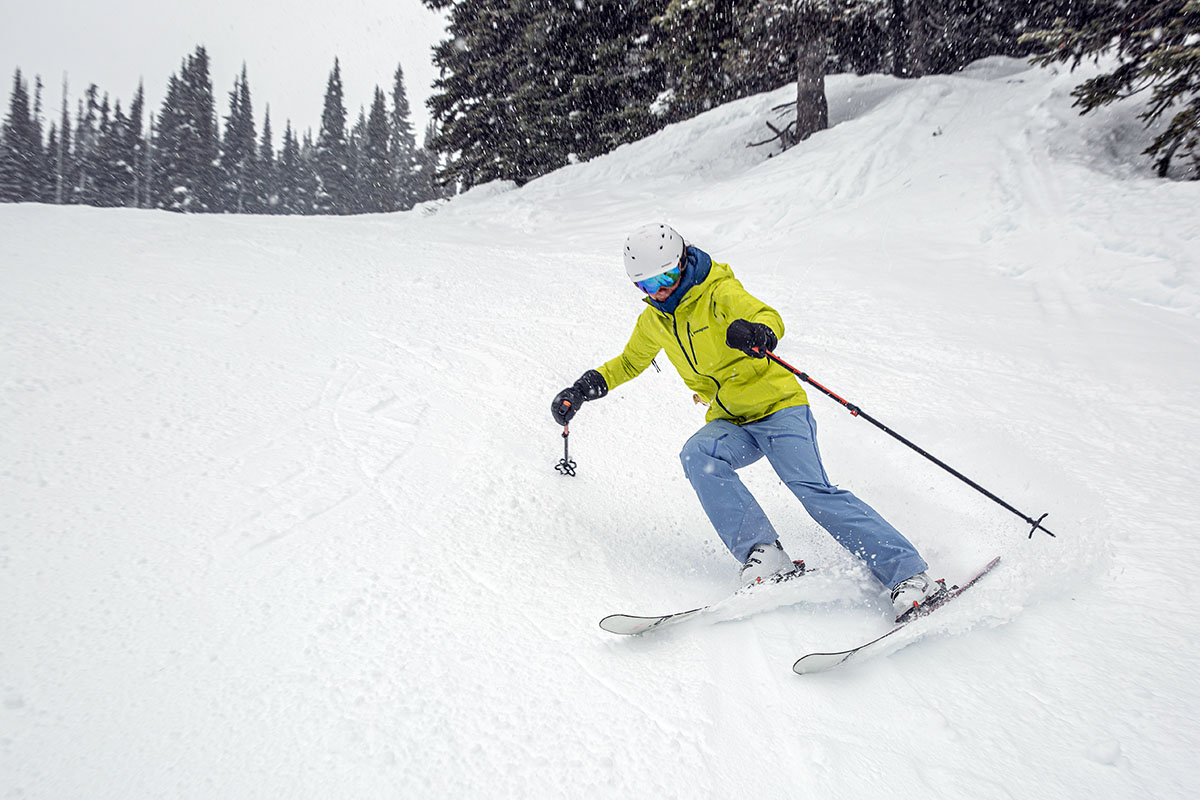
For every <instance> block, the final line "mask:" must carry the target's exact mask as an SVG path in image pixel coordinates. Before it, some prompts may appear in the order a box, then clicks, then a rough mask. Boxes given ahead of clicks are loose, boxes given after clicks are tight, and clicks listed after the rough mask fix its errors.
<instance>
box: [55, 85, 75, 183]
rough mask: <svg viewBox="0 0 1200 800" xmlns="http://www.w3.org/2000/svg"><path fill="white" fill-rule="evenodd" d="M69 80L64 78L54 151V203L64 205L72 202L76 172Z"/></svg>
mask: <svg viewBox="0 0 1200 800" xmlns="http://www.w3.org/2000/svg"><path fill="white" fill-rule="evenodd" d="M67 94H68V92H67V79H66V78H65V77H64V78H63V86H62V115H61V117H60V118H59V123H58V141H57V142H56V149H55V151H54V202H55V203H57V204H59V205H62V204H63V203H69V202H71V200H70V185H71V183H70V181H71V178H70V176H71V173H72V172H74V168H73V167H72V163H71V162H72V158H71V116H70V113H69V111H68V109H69V105H68V101H67Z"/></svg>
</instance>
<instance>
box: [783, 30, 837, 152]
mask: <svg viewBox="0 0 1200 800" xmlns="http://www.w3.org/2000/svg"><path fill="white" fill-rule="evenodd" d="M829 22H830V20H829V16H828V14H821V13H819V12H817V11H812V12H810V13H808V14H805V15H804V17H803V18H802V19H801V21H800V27H799V35H798V39H799V41H798V42H797V43H796V47H797V51H796V65H797V66H796V129H795V130H794V131H793V132H792V137H791V144H796V143H797V142H802V141H804V140H805V139H807V138H808V137H809V136H812V135H813V134H814V133H816V132H817V131H823V130H825V129H826V128H828V127H829V103H828V102H827V101H826V99H825V57H826V54H827V53H828V50H829V46H828V32H829Z"/></svg>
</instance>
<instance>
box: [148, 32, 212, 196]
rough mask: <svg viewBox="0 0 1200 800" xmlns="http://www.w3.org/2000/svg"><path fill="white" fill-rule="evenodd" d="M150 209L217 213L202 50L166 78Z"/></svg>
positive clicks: (209, 87)
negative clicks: (168, 79) (176, 72)
mask: <svg viewBox="0 0 1200 800" xmlns="http://www.w3.org/2000/svg"><path fill="white" fill-rule="evenodd" d="M155 150H156V159H155V175H154V178H153V181H152V186H153V189H152V191H153V194H154V205H155V206H156V207H158V208H167V209H171V210H173V211H184V212H207V211H215V210H217V209H218V208H219V203H218V199H217V198H218V191H219V187H220V181H219V180H218V176H219V162H218V142H217V122H216V110H215V107H214V100H213V89H212V80H211V79H210V77H209V67H208V53H207V52H206V51H205V49H204V48H203V47H197V48H196V52H195V53H194V54H193V55H191V56H188V58H187V59H186V60H185V61H184V63H183V66H182V67H181V69H180V73H179V75H178V77H177V76H175V75H172V76H171V79H170V81H169V82H168V86H167V96H166V98H165V99H164V100H163V106H162V109H161V111H160V113H159V116H158V136H157V140H156V142H155Z"/></svg>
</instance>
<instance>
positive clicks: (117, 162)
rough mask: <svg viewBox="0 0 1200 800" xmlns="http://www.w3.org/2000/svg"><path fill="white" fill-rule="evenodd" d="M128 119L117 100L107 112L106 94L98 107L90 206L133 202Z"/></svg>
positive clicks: (132, 174)
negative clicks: (111, 109)
mask: <svg viewBox="0 0 1200 800" xmlns="http://www.w3.org/2000/svg"><path fill="white" fill-rule="evenodd" d="M129 127H130V125H129V120H128V118H127V117H126V116H125V115H124V113H122V111H121V103H120V101H118V102H117V103H116V106H115V107H114V110H113V111H112V113H111V114H110V112H109V107H108V96H107V95H105V97H104V102H103V104H102V105H101V107H100V122H99V128H98V133H97V138H96V147H95V150H94V151H93V153H92V159H91V178H92V183H91V188H92V191H91V195H90V197H88V198H87V199H86V200H85V202H87V203H89V204H90V205H95V206H104V207H114V206H127V205H130V204H131V203H132V200H133V194H134V154H133V150H132V148H131V147H130V139H131V137H130V135H129Z"/></svg>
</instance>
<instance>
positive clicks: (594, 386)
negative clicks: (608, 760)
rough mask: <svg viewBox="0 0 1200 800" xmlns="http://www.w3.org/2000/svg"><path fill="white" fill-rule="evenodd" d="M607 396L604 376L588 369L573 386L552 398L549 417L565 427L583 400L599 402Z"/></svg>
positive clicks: (606, 384)
mask: <svg viewBox="0 0 1200 800" xmlns="http://www.w3.org/2000/svg"><path fill="white" fill-rule="evenodd" d="M606 394H608V383H607V382H606V381H605V380H604V376H603V375H601V374H600V373H599V372H596V370H594V369H589V370H588V371H587V372H585V373H583V375H581V376H580V378H579V380H577V381H575V383H574V384H572V385H571V386H568V387H567V388H565V389H563V390H562V391H561V392H559V393H558V394H556V395H555V396H554V401H553V402H552V403H551V404H550V415H551V416H552V417H554V421H555V422H557V423H558V424H559V425H566V424H567V423H568V422H570V421H571V417H573V416H575V412H576V411H578V410H579V407H580V406H581V405H583V403H584V401H585V400H599V399H600V398H601V397H604V395H606Z"/></svg>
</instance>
